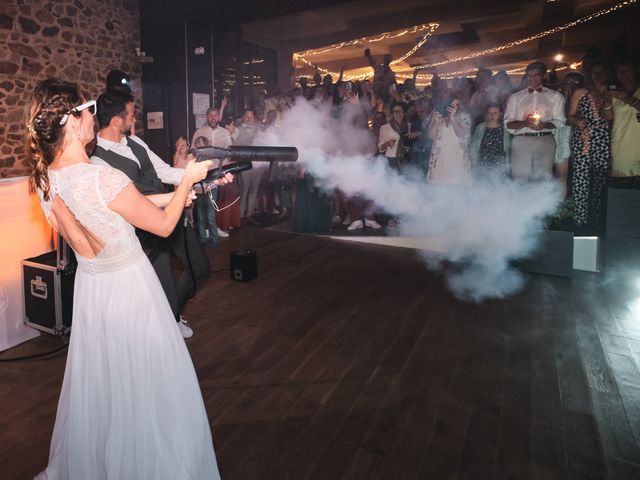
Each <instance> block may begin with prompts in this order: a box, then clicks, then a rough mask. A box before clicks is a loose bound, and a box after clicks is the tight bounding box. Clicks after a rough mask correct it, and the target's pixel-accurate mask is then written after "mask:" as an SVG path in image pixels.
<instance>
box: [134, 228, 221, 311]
mask: <svg viewBox="0 0 640 480" xmlns="http://www.w3.org/2000/svg"><path fill="white" fill-rule="evenodd" d="M137 233H138V237H140V241H141V243H142V247H143V249H144V251H145V253H146V254H147V256H148V257H149V260H150V261H151V265H153V269H154V270H155V271H156V274H157V275H158V279H159V280H160V283H161V284H162V289H163V290H164V293H165V294H166V295H167V300H169V305H171V311H173V315H174V316H175V317H176V320H180V312H181V311H182V308H183V307H184V305H185V303H187V300H188V299H189V298H190V297H191V295H192V294H193V292H195V287H196V286H195V285H194V284H193V278H192V276H191V270H190V268H189V265H191V268H192V269H193V276H195V279H196V282H200V281H201V280H204V279H205V278H207V277H208V276H209V271H210V269H211V267H210V264H209V259H208V258H207V256H206V255H205V253H204V251H203V250H202V247H201V246H200V241H199V239H198V234H197V233H196V232H195V230H193V228H191V227H184V226H183V225H182V224H179V225H178V226H177V227H176V229H175V230H174V231H173V233H172V234H171V235H170V236H169V237H168V238H162V239H161V238H159V237H156V236H155V235H153V237H155V238H153V239H151V238H147V239H145V238H143V237H144V236H145V235H140V233H143V234H147V235H149V236H151V234H149V233H148V232H140V231H138V232H137ZM185 238H186V243H187V245H186V248H187V249H188V253H189V254H188V256H187V250H186V249H185ZM145 240H146V241H145ZM172 255H175V256H176V257H178V259H180V261H181V262H182V264H183V265H184V271H183V272H182V273H181V274H180V276H179V277H178V279H177V280H176V278H175V277H174V275H173V271H172V269H171V256H172ZM189 260H190V262H189Z"/></svg>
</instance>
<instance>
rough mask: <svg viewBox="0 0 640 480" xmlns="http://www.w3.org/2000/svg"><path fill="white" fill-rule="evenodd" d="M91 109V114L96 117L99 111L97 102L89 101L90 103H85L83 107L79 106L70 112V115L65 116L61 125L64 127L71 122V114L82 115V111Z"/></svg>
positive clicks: (61, 120)
mask: <svg viewBox="0 0 640 480" xmlns="http://www.w3.org/2000/svg"><path fill="white" fill-rule="evenodd" d="M87 108H88V109H89V112H91V115H95V114H96V112H97V111H98V109H97V107H96V101H95V100H89V101H88V102H85V103H83V104H82V105H78V106H77V107H73V108H72V109H71V110H69V113H67V114H65V115H64V116H63V117H62V118H61V119H60V125H64V124H65V123H67V120H69V115H70V114H71V113H74V112H75V113H80V112H81V111H82V110H86V109H87Z"/></svg>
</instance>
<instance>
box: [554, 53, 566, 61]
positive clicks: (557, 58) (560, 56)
mask: <svg viewBox="0 0 640 480" xmlns="http://www.w3.org/2000/svg"><path fill="white" fill-rule="evenodd" d="M563 58H564V55H562V54H561V53H558V54H557V55H556V56H555V57H553V59H554V60H555V61H556V62H558V63H559V62H561V61H562V59H563Z"/></svg>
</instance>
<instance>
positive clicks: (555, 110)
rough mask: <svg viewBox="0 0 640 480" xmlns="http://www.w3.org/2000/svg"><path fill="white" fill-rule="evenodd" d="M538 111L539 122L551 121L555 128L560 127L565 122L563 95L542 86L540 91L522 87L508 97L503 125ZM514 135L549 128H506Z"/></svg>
mask: <svg viewBox="0 0 640 480" xmlns="http://www.w3.org/2000/svg"><path fill="white" fill-rule="evenodd" d="M534 113H538V115H540V123H543V122H551V123H553V124H554V125H555V126H556V128H560V127H561V126H563V125H564V124H565V122H566V120H567V119H566V117H565V115H564V96H563V95H562V94H561V93H560V92H556V91H555V90H549V89H548V88H546V87H542V91H541V92H538V91H536V90H534V91H533V92H531V93H529V88H524V89H522V90H520V91H518V92H516V93H514V94H512V95H511V96H510V97H509V100H508V101H507V108H506V109H505V111H504V126H505V128H507V124H508V123H509V122H514V121H524V119H525V118H526V117H527V116H528V115H533V114H534ZM507 130H509V132H511V133H512V134H514V135H521V134H523V133H537V132H550V131H551V130H549V129H544V128H543V129H541V130H533V129H531V128H529V127H524V128H520V129H518V130H513V129H510V128H507Z"/></svg>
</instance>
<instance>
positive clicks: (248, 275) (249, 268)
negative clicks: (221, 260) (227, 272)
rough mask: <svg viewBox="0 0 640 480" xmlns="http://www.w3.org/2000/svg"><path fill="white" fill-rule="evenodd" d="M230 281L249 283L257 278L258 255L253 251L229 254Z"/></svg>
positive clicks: (239, 251)
mask: <svg viewBox="0 0 640 480" xmlns="http://www.w3.org/2000/svg"><path fill="white" fill-rule="evenodd" d="M229 265H230V266H231V279H232V280H238V281H239V282H250V281H251V280H253V279H254V278H257V277H258V255H257V254H256V252H255V250H250V249H247V250H238V251H237V252H231V253H230V254H229Z"/></svg>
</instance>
